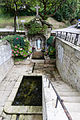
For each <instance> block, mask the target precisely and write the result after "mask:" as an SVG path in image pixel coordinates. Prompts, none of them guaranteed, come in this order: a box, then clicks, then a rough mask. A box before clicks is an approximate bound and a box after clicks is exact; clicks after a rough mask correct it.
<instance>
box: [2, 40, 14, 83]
mask: <svg viewBox="0 0 80 120" xmlns="http://www.w3.org/2000/svg"><path fill="white" fill-rule="evenodd" d="M11 53H12V52H11V47H10V44H9V43H8V42H7V41H4V42H2V41H0V82H1V81H2V80H3V79H4V77H5V76H6V74H7V73H8V71H9V70H10V69H11V67H12V66H13V65H14V62H13V59H12V57H11Z"/></svg>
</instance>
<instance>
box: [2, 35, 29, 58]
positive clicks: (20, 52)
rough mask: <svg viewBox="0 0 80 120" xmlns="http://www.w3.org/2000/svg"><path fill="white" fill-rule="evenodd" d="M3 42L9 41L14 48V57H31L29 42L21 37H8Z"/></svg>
mask: <svg viewBox="0 0 80 120" xmlns="http://www.w3.org/2000/svg"><path fill="white" fill-rule="evenodd" d="M1 40H7V41H8V42H9V43H10V44H11V47H12V56H13V57H21V58H25V57H27V56H28V55H31V51H30V50H29V49H30V44H29V41H25V42H24V39H23V37H20V36H19V35H8V36H6V37H4V38H3V39H1Z"/></svg>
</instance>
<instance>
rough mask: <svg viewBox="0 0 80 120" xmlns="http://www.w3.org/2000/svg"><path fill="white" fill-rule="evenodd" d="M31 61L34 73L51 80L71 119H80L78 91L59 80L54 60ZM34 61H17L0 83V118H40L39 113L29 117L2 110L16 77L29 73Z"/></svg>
mask: <svg viewBox="0 0 80 120" xmlns="http://www.w3.org/2000/svg"><path fill="white" fill-rule="evenodd" d="M33 62H34V63H35V66H34V73H42V74H45V75H47V77H48V79H50V80H51V81H52V82H53V85H54V87H55V88H56V90H57V91H58V93H59V95H60V96H61V97H62V99H63V100H64V103H65V105H66V107H67V109H68V110H69V112H70V114H71V116H72V118H73V120H80V93H79V92H77V91H76V90H75V89H73V88H71V87H70V86H68V85H67V84H66V83H64V82H63V81H62V80H61V77H60V75H59V74H58V71H57V70H56V67H55V61H53V62H51V61H48V62H47V61H46V63H45V61H42V62H40V61H38V62H36V61H33ZM50 62H51V64H50ZM34 63H32V61H31V60H25V61H23V62H17V63H16V64H15V65H14V66H13V68H12V69H11V70H10V71H9V73H8V74H7V76H6V77H5V78H4V79H3V81H2V82H1V83H0V120H42V116H41V115H39V116H37V115H36V116H35V115H33V116H32V117H31V116H30V115H17V114H6V113H5V112H4V105H5V103H6V101H7V99H8V97H9V95H10V93H11V92H12V90H13V87H14V85H15V83H16V81H17V79H18V78H19V76H21V75H23V74H26V73H31V72H32V69H33V65H34ZM74 108H75V109H74ZM61 120H62V119H61Z"/></svg>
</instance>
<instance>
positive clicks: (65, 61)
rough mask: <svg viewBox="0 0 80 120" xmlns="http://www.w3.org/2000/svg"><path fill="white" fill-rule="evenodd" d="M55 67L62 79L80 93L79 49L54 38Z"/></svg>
mask: <svg viewBox="0 0 80 120" xmlns="http://www.w3.org/2000/svg"><path fill="white" fill-rule="evenodd" d="M56 66H57V69H58V71H59V73H60V75H61V77H62V79H63V80H64V81H65V82H67V83H68V84H69V85H71V86H72V87H73V88H76V89H77V90H78V91H80V47H78V46H75V45H73V44H72V43H69V42H67V41H64V40H63V39H60V38H56Z"/></svg>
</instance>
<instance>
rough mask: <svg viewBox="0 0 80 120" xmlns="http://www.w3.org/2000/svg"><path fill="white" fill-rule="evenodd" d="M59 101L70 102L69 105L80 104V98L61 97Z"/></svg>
mask: <svg viewBox="0 0 80 120" xmlns="http://www.w3.org/2000/svg"><path fill="white" fill-rule="evenodd" d="M61 99H62V100H63V101H64V102H70V103H80V97H78V96H75V97H74V96H73V97H61Z"/></svg>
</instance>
